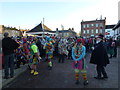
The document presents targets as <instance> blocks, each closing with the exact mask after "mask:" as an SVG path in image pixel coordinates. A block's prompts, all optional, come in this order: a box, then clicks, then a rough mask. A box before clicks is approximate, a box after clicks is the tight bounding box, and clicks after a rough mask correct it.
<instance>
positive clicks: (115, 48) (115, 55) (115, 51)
mask: <svg viewBox="0 0 120 90" xmlns="http://www.w3.org/2000/svg"><path fill="white" fill-rule="evenodd" d="M114 42H115V45H114V55H113V57H117V46H118V43H117V41H116V40H115V39H114Z"/></svg>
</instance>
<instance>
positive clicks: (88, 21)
mask: <svg viewBox="0 0 120 90" xmlns="http://www.w3.org/2000/svg"><path fill="white" fill-rule="evenodd" d="M103 21H105V19H104V20H91V21H82V22H81V23H92V22H103Z"/></svg>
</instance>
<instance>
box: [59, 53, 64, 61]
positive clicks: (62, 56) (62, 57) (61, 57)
mask: <svg viewBox="0 0 120 90" xmlns="http://www.w3.org/2000/svg"><path fill="white" fill-rule="evenodd" d="M61 61H62V63H64V54H59V60H58V62H59V63H60V62H61Z"/></svg>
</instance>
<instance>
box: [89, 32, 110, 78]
mask: <svg viewBox="0 0 120 90" xmlns="http://www.w3.org/2000/svg"><path fill="white" fill-rule="evenodd" d="M103 37H104V36H103V35H102V34H100V35H99V36H98V37H97V40H96V43H97V44H96V46H95V49H94V50H93V51H92V54H91V57H90V63H91V64H96V65H97V66H96V70H97V76H95V77H94V78H95V79H107V78H108V75H107V73H106V71H105V67H106V66H107V64H109V58H108V55H107V52H106V49H105V47H104V45H103ZM102 75H103V76H102Z"/></svg>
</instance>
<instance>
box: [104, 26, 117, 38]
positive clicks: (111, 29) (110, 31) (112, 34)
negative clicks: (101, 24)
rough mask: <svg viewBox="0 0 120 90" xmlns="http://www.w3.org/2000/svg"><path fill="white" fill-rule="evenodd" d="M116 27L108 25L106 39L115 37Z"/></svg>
mask: <svg viewBox="0 0 120 90" xmlns="http://www.w3.org/2000/svg"><path fill="white" fill-rule="evenodd" d="M114 26H115V25H106V26H105V38H111V37H114V30H113V27H114Z"/></svg>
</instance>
